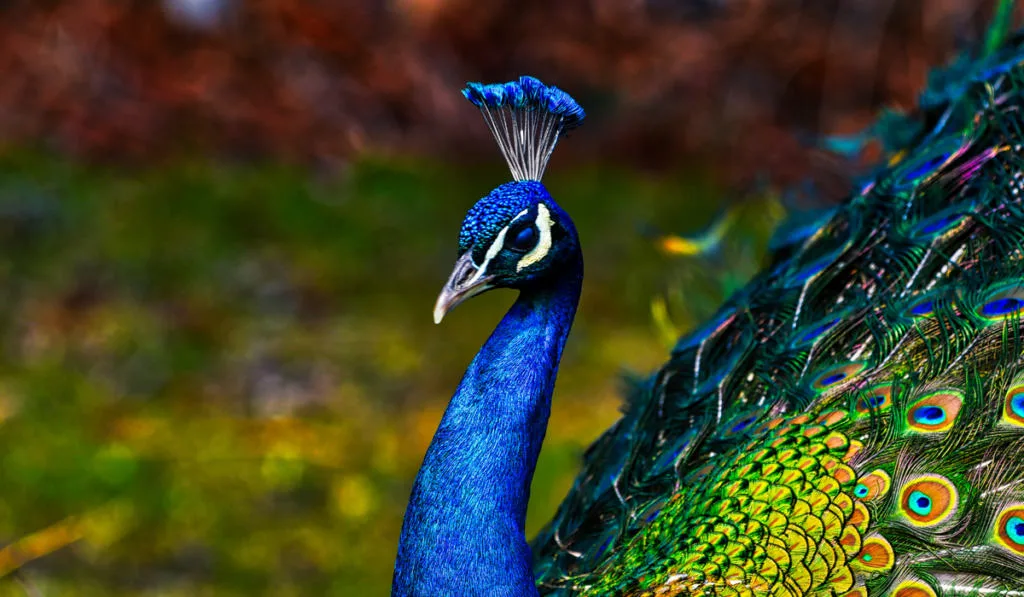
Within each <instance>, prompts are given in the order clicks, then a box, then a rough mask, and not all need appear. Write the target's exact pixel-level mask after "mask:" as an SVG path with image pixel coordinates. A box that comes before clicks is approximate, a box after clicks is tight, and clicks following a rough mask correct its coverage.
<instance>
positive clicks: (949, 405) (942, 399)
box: [907, 391, 963, 433]
mask: <svg viewBox="0 0 1024 597" xmlns="http://www.w3.org/2000/svg"><path fill="white" fill-rule="evenodd" d="M962 405H963V396H962V395H961V394H960V393H959V392H951V391H942V392H935V393H932V394H928V395H926V396H923V397H922V398H920V399H919V400H918V401H917V402H915V403H914V404H913V405H911V407H910V409H909V410H908V411H907V425H908V426H909V427H910V429H911V430H913V431H917V432H919V433H937V432H942V431H948V430H949V429H951V428H952V427H953V424H954V423H955V422H956V418H957V415H959V414H960V408H961V406H962Z"/></svg>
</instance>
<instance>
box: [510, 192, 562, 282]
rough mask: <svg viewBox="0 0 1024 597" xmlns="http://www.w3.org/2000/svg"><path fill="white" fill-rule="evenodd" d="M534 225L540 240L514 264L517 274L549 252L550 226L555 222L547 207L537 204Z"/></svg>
mask: <svg viewBox="0 0 1024 597" xmlns="http://www.w3.org/2000/svg"><path fill="white" fill-rule="evenodd" d="M520 215H521V214H520ZM517 217H518V216H517ZM535 223H536V225H537V231H538V232H540V239H538V240H537V246H536V247H534V248H533V250H532V251H530V252H529V253H527V254H526V255H525V256H524V257H523V258H522V259H520V260H519V263H517V264H516V271H517V272H521V271H523V268H525V267H529V266H531V265H533V264H534V263H537V262H538V261H540V260H541V259H544V257H545V256H546V255H547V254H548V251H550V250H551V226H552V225H554V223H555V221H554V220H552V219H551V212H550V211H548V208H547V206H546V205H544V204H543V203H538V204H537V221H536V222H535Z"/></svg>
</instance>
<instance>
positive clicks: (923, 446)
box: [393, 2, 1024, 597]
mask: <svg viewBox="0 0 1024 597" xmlns="http://www.w3.org/2000/svg"><path fill="white" fill-rule="evenodd" d="M1009 4H1010V3H1008V2H1003V3H1002V9H1003V14H1005V12H1006V11H1007V10H1008V9H1007V8H1006V7H1007V6H1008V5H1009ZM1003 21H1004V22H1001V23H997V24H996V25H994V26H993V29H992V31H991V32H990V34H989V37H988V39H987V40H986V44H985V45H984V48H982V49H980V50H979V51H978V52H977V53H974V54H969V55H965V56H963V57H961V58H960V59H959V60H958V61H956V62H954V63H953V64H952V65H950V66H948V67H947V68H945V69H942V70H938V71H936V72H934V73H933V74H932V76H931V78H930V81H929V85H928V88H927V89H926V90H925V91H924V92H923V93H922V94H921V99H920V103H919V104H920V105H919V108H918V110H917V111H916V112H915V113H914V114H912V115H910V116H906V117H904V118H902V119H900V120H893V119H891V118H890V119H889V120H888V121H887V125H886V127H884V129H882V128H881V127H876V133H877V134H878V135H879V136H880V137H881V142H882V144H883V146H884V147H885V148H887V150H888V159H887V161H886V163H885V164H884V165H881V166H879V167H878V168H877V169H876V170H875V171H874V172H872V173H871V174H870V176H868V177H866V178H865V179H864V180H863V181H862V182H861V183H859V184H858V185H857V186H856V189H855V190H854V191H853V192H852V193H851V195H850V196H849V198H848V199H847V200H846V201H845V202H844V203H843V204H842V205H840V206H839V207H838V208H836V209H835V210H832V211H829V212H827V214H826V215H825V216H824V217H822V218H821V220H820V222H819V223H818V224H817V225H815V226H799V227H793V228H792V230H791V231H790V233H787V234H786V235H784V236H783V237H780V238H778V239H777V241H776V243H775V245H774V250H775V253H774V256H773V259H772V262H771V264H770V265H769V266H768V268H767V269H766V271H764V272H763V273H762V274H760V275H759V276H757V277H756V278H755V279H754V280H753V281H751V282H750V283H749V284H748V285H747V286H746V288H744V289H743V290H742V291H740V292H737V293H736V294H734V295H733V296H732V297H731V298H730V299H728V300H727V301H726V303H725V304H724V305H723V306H722V307H721V309H720V310H719V311H718V313H717V314H716V315H715V316H714V317H713V318H712V320H711V321H710V322H708V323H707V324H706V325H704V326H701V327H700V328H699V329H697V330H695V331H694V332H692V333H690V334H689V335H688V336H686V337H684V338H682V339H681V340H680V341H679V342H678V344H677V345H676V346H675V348H674V349H673V351H672V354H671V358H670V360H669V361H668V363H666V364H665V365H664V366H663V367H662V368H661V370H659V371H658V372H657V373H656V374H654V375H653V376H651V377H650V378H648V379H645V380H644V381H642V382H638V383H636V384H635V385H634V387H632V388H631V390H630V393H629V396H627V403H626V407H625V409H624V414H623V416H622V418H621V419H620V420H619V421H618V422H617V423H616V424H615V425H614V426H613V427H612V428H611V429H609V430H608V431H607V432H606V433H605V434H604V435H603V436H602V437H601V438H599V439H598V440H597V441H596V442H595V443H594V445H593V446H591V447H590V449H589V450H588V451H587V453H586V454H585V456H584V463H583V470H582V472H581V473H580V475H579V477H578V478H577V480H576V482H575V485H574V487H573V489H572V491H571V492H570V494H569V496H568V497H567V498H566V500H565V501H564V502H563V504H562V506H561V507H560V509H559V511H558V513H557V514H556V516H555V517H554V519H553V520H552V521H551V522H550V523H549V525H548V526H547V527H546V528H545V529H544V530H543V531H542V532H541V533H540V534H539V536H538V537H536V538H535V539H534V541H533V543H532V546H531V547H532V548H531V547H527V544H526V541H525V538H524V537H523V529H524V524H523V520H524V514H525V507H526V501H527V499H528V492H529V480H530V478H531V477H532V474H533V468H534V465H535V464H536V458H537V452H538V450H539V445H540V442H541V440H542V438H543V435H544V428H545V426H546V421H547V415H548V410H549V407H550V400H551V391H552V384H553V381H554V377H555V375H556V373H557V368H558V360H559V357H560V355H561V349H562V346H563V345H564V342H565V339H566V336H567V335H568V331H569V327H570V325H571V322H572V318H573V316H574V313H575V308H576V301H577V299H578V296H579V289H580V282H581V280H582V273H583V272H582V258H581V253H580V248H579V242H578V239H577V236H576V233H575V230H574V229H573V227H572V222H571V220H570V219H569V217H568V215H567V214H566V213H565V212H564V211H563V210H561V208H559V207H558V206H557V204H556V203H555V202H554V201H553V199H552V198H551V196H550V195H549V194H548V193H547V191H546V190H545V188H544V187H543V185H541V183H540V182H539V180H540V175H541V174H542V173H543V169H544V164H545V163H546V161H547V158H548V156H549V155H550V152H551V149H553V147H554V143H555V141H556V140H557V139H558V137H559V135H560V134H561V133H563V132H564V131H565V130H568V129H569V128H571V127H573V126H575V125H577V124H579V122H580V121H581V120H582V117H583V113H582V110H581V109H580V108H579V107H578V106H577V105H576V103H575V102H574V101H573V100H572V99H571V98H569V97H568V96H567V95H565V94H564V93H563V92H561V91H559V90H557V89H555V88H552V87H545V86H543V85H542V84H540V83H539V82H538V81H536V80H535V79H531V78H528V77H524V78H522V79H520V80H519V81H517V82H513V83H508V84H504V85H479V84H471V85H470V86H469V87H468V89H467V90H466V91H465V92H464V93H465V94H466V96H467V98H468V99H469V100H470V101H472V102H473V103H474V104H475V105H477V106H478V107H480V108H481V110H482V112H483V113H484V116H485V119H486V120H487V122H488V124H489V126H490V128H491V129H492V131H493V132H494V133H495V136H496V138H497V139H498V141H499V145H500V146H501V149H502V151H503V153H504V154H505V156H506V159H507V160H508V161H509V164H510V167H511V168H512V171H513V175H514V177H515V179H516V181H515V182H512V183H508V184H506V185H503V186H501V187H498V188H497V189H495V191H493V192H492V193H491V194H490V195H488V196H487V197H485V198H484V199H482V200H481V201H480V202H479V203H477V205H476V206H474V207H473V208H472V209H471V210H470V212H469V214H468V215H467V217H466V220H465V222H464V224H463V228H462V233H461V235H460V239H459V254H460V258H459V260H458V262H457V265H456V268H455V271H454V272H453V274H452V277H451V279H450V280H449V282H448V284H447V285H446V287H445V289H444V291H443V292H442V294H441V297H440V298H439V299H438V306H437V309H436V311H435V318H436V319H438V320H439V319H440V317H441V316H443V315H444V313H445V312H446V311H447V310H448V309H450V308H451V307H453V306H454V305H455V304H457V303H458V302H461V301H462V300H464V299H466V298H468V297H470V296H473V295H476V294H479V293H480V292H483V291H485V290H487V289H490V288H494V287H509V288H515V289H519V290H520V298H519V299H518V301H517V302H516V303H515V304H514V305H513V307H512V308H511V309H510V311H509V312H508V314H507V315H506V316H505V318H504V319H503V320H502V322H501V323H500V324H499V326H498V328H497V329H496V330H495V332H494V334H493V335H492V336H491V338H490V339H489V340H488V341H487V343H486V344H485V345H484V347H483V348H482V349H481V351H480V352H479V353H478V354H477V356H476V358H475V359H474V360H473V363H472V364H471V365H470V367H469V369H468V370H467V372H466V375H465V377H464V378H463V381H462V383H461V384H460V386H459V389H458V390H457V391H456V394H455V396H454V397H453V398H452V402H451V404H450V406H449V408H448V411H447V412H446V413H445V416H444V419H443V420H442V422H441V426H440V428H439V429H438V432H437V435H436V436H435V438H434V441H433V443H432V444H431V447H430V449H429V450H428V453H427V456H426V458H425V460H424V464H423V468H422V469H421V471H420V474H419V476H418V478H417V481H416V484H415V487H414V489H413V494H412V499H411V501H410V506H409V510H408V511H407V514H406V519H405V524H404V526H403V532H402V539H401V542H400V548H399V555H398V561H397V563H396V571H395V583H394V587H393V594H395V595H532V594H533V595H535V594H538V593H543V594H548V595H601V596H604V595H629V596H640V595H645V596H647V595H650V596H655V595H658V596H662V595H665V596H668V595H736V596H760V595H780V596H781V595H793V596H800V595H808V596H810V595H814V596H819V595H820V596H824V595H852V596H861V597H867V596H873V595H897V596H900V597H928V596H943V595H947V596H948V595H957V596H961V595H963V596H966V595H979V596H982V595H1024V456H1021V454H1022V453H1024V204H1022V202H1021V197H1020V195H1021V192H1022V189H1024V113H1022V110H1024V33H1018V34H1015V35H1011V36H1005V35H1003V33H1002V31H1003V27H1004V26H1005V19H1003Z"/></svg>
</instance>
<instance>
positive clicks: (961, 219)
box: [908, 206, 969, 241]
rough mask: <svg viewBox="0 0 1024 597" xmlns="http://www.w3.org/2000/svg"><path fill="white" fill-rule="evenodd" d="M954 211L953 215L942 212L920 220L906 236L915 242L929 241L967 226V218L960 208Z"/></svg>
mask: <svg viewBox="0 0 1024 597" xmlns="http://www.w3.org/2000/svg"><path fill="white" fill-rule="evenodd" d="M956 209H957V210H958V211H956V212H953V213H950V212H948V211H947V212H942V213H938V214H935V215H934V216H931V217H930V218H926V219H924V220H922V221H921V222H920V223H918V224H917V225H916V226H914V227H913V228H911V229H910V231H909V234H908V236H909V237H910V238H912V239H914V240H917V241H930V240H933V239H937V238H941V237H943V236H947V235H949V234H951V233H953V232H954V231H956V230H960V229H961V228H963V226H964V225H965V224H967V222H968V221H969V217H968V215H967V214H965V213H963V212H962V211H961V210H962V209H963V207H962V206H957V207H956Z"/></svg>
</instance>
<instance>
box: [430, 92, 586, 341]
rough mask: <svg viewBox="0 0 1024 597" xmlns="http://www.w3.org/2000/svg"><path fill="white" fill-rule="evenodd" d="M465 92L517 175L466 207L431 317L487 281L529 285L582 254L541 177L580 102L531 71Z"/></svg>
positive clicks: (579, 117)
mask: <svg viewBox="0 0 1024 597" xmlns="http://www.w3.org/2000/svg"><path fill="white" fill-rule="evenodd" d="M462 94H463V95H464V96H465V97H466V99H468V100H469V101H470V102H471V103H473V105H475V106H476V107H478V108H480V111H481V112H482V113H483V115H484V120H485V121H486V122H487V126H488V127H489V128H490V129H491V133H493V134H494V137H495V139H496V140H497V142H498V147H499V148H500V149H501V153H502V154H503V155H504V156H505V160H506V161H507V162H508V166H509V169H510V170H511V171H512V177H513V178H514V179H515V180H514V181H513V182H509V183H505V184H503V185H501V186H499V187H498V188H496V189H494V190H493V191H491V192H490V193H489V194H488V195H487V196H486V197H484V198H483V199H481V200H480V201H478V202H477V203H476V205H474V206H473V207H472V208H470V210H469V212H468V213H467V214H466V218H465V220H463V223H462V230H461V232H460V233H459V258H458V260H457V261H456V262H455V267H454V269H453V270H452V274H451V276H450V277H449V278H448V282H447V283H446V284H445V286H444V289H443V290H442V291H441V294H440V295H439V296H438V297H437V304H436V306H435V307H434V321H435V323H440V322H441V319H442V318H444V316H445V314H446V313H447V312H448V311H450V310H451V309H453V308H455V306H456V305H458V304H459V303H461V302H463V301H465V300H466V299H468V298H470V297H473V296H476V295H478V294H481V293H483V292H486V291H488V290H490V289H492V288H518V289H524V288H529V287H530V286H531V285H535V284H538V283H543V281H544V280H547V279H550V277H551V276H557V275H559V274H561V273H563V272H564V268H565V267H566V266H571V265H574V264H578V262H579V259H580V257H579V255H580V249H579V239H578V237H577V235H576V228H575V226H574V225H573V223H572V220H571V219H570V218H569V215H568V214H567V213H565V211H564V210H563V209H562V208H561V207H559V206H558V204H557V203H555V201H554V199H552V198H551V195H550V194H549V193H548V191H547V189H546V188H545V187H544V185H543V184H541V182H540V179H541V176H543V174H544V168H545V167H546V166H547V163H548V160H549V159H550V158H551V153H552V152H553V151H554V149H555V145H556V144H557V143H558V139H559V138H560V137H561V136H562V135H563V134H565V132H566V131H568V130H570V129H573V128H575V127H577V126H579V125H580V123H581V122H582V121H583V117H584V112H583V109H582V108H580V106H579V104H577V103H576V100H574V99H572V97H570V96H569V94H567V93H565V92H564V91H562V90H561V89H558V88H557V87H549V86H547V85H544V84H543V83H541V82H540V81H538V80H537V79H535V78H533V77H520V78H519V80H518V81H511V82H509V83H499V84H492V85H482V84H480V83H469V84H468V85H467V87H466V89H463V90H462Z"/></svg>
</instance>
